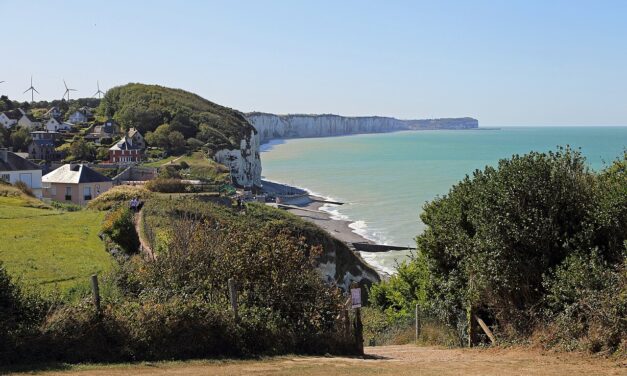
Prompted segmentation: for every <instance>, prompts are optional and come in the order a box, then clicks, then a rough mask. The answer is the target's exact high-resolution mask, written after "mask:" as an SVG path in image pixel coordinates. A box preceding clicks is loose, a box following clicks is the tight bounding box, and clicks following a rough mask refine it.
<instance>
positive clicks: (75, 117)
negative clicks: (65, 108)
mask: <svg viewBox="0 0 627 376" xmlns="http://www.w3.org/2000/svg"><path fill="white" fill-rule="evenodd" d="M92 116H93V115H92V114H91V111H89V109H88V108H87V107H82V108H81V109H80V110H77V111H74V113H72V114H71V115H70V117H69V118H68V121H69V122H70V123H74V124H82V123H86V122H88V121H89V119H90V118H91V117H92Z"/></svg>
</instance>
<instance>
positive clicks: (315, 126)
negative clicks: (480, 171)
mask: <svg viewBox="0 0 627 376" xmlns="http://www.w3.org/2000/svg"><path fill="white" fill-rule="evenodd" d="M245 116H246V119H248V121H249V122H250V123H251V124H252V125H253V126H254V127H255V129H256V130H257V135H258V137H259V142H260V143H264V142H267V141H269V140H271V139H275V138H306V137H328V136H342V135H349V134H359V133H384V132H393V131H400V130H420V129H472V128H477V127H478V126H479V122H478V121H477V120H476V119H473V118H452V119H428V120H399V119H395V118H391V117H381V116H360V117H347V116H338V115H274V114H267V113H262V112H251V113H248V114H246V115H245Z"/></svg>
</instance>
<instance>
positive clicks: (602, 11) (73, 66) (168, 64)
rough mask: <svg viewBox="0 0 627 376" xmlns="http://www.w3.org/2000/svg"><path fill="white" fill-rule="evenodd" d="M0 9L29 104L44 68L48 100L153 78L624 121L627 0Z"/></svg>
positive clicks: (333, 106) (287, 98)
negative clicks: (29, 89) (30, 92)
mask: <svg viewBox="0 0 627 376" xmlns="http://www.w3.org/2000/svg"><path fill="white" fill-rule="evenodd" d="M0 14H1V15H2V17H1V18H0V19H2V24H1V28H2V29H3V31H4V32H3V35H4V38H3V42H2V47H3V54H2V55H3V58H2V59H0V81H1V80H6V81H7V82H6V83H3V84H0V93H2V94H8V95H9V96H10V97H11V98H13V99H18V100H27V99H29V98H30V97H29V95H28V94H22V92H23V91H24V90H25V89H26V88H27V87H28V86H29V82H28V81H29V79H30V75H31V74H33V76H34V80H35V87H36V88H37V89H38V90H39V92H40V93H41V96H36V98H41V99H53V98H59V97H60V96H61V95H62V94H63V91H64V88H63V82H62V79H64V78H65V80H66V81H67V82H68V84H69V85H70V86H71V87H74V88H76V89H78V90H79V91H78V93H77V94H78V95H79V96H91V95H92V94H93V93H94V92H95V91H96V80H100V83H101V87H103V88H107V87H111V86H115V85H120V84H124V83H127V82H144V83H155V84H161V85H166V86H172V87H178V88H182V89H186V90H189V91H193V92H196V93H198V94H200V95H201V96H203V97H205V98H207V99H209V100H212V101H214V102H217V103H220V104H223V105H226V106H229V107H233V108H236V109H239V110H242V111H252V110H259V111H266V112H274V113H337V114H342V115H387V116H396V117H399V118H432V117H457V116H473V117H476V118H478V119H479V120H480V124H481V125H485V126H490V125H493V126H496V125H542V124H556V125H562V124H573V125H587V124H589V125H617V124H622V125H627V21H626V20H627V1H592V0H590V1H557V0H555V1H529V0H527V1H424V2H423V1H338V0H336V1H319V0H316V1H299V0H293V1H269V0H268V1H261V0H259V1H238V0H232V1H226V0H225V1H219V2H218V1H203V2H201V1H179V2H174V1H99V2H85V1H51V0H50V1H24V0H21V1H9V0H0ZM5 15H7V16H5ZM27 21H28V22H30V24H27V23H26V22H27Z"/></svg>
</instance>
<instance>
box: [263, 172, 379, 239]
mask: <svg viewBox="0 0 627 376" xmlns="http://www.w3.org/2000/svg"><path fill="white" fill-rule="evenodd" d="M263 190H264V192H266V193H268V194H307V195H308V197H309V200H307V202H304V203H300V204H298V205H289V206H290V208H288V209H285V210H286V211H288V212H290V213H292V214H295V215H297V216H299V217H301V218H302V219H304V220H306V221H309V222H311V223H314V224H316V225H318V226H319V227H321V228H322V229H324V230H326V231H327V232H328V233H329V234H331V235H333V236H334V237H335V238H337V239H339V240H341V241H343V242H345V243H349V245H350V243H370V244H374V243H373V242H372V241H370V240H368V239H366V238H364V237H362V236H360V235H359V234H356V233H355V232H353V229H352V228H351V227H350V224H351V223H352V222H350V221H344V220H341V219H334V218H332V216H331V214H330V213H327V212H325V211H322V210H321V208H322V207H323V206H325V205H331V204H327V203H325V202H324V201H327V200H326V199H325V198H324V197H319V196H315V195H310V194H308V193H307V192H306V191H305V190H303V189H300V188H296V187H291V186H289V185H286V184H280V183H276V182H270V181H266V180H264V181H263Z"/></svg>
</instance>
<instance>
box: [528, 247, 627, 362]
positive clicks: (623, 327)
mask: <svg viewBox="0 0 627 376" xmlns="http://www.w3.org/2000/svg"><path fill="white" fill-rule="evenodd" d="M545 287H546V289H547V291H548V293H547V295H546V297H545V305H546V310H545V315H544V316H545V317H546V319H545V326H544V327H543V328H542V330H541V333H542V334H540V336H541V338H543V341H542V342H544V343H546V344H547V345H549V346H552V345H556V346H559V347H561V348H564V349H567V350H574V349H582V350H588V351H592V352H598V351H601V350H605V351H610V352H612V351H615V350H616V349H618V348H619V346H620V345H621V342H623V343H627V320H625V318H626V317H627V295H626V294H625V292H626V291H627V269H625V264H624V263H623V264H622V265H620V266H616V267H610V266H609V265H608V264H607V263H606V262H605V261H603V260H602V259H601V258H600V257H599V255H598V254H597V253H596V252H592V253H589V254H585V253H584V254H574V255H572V256H569V257H568V258H567V259H566V260H565V261H564V263H563V264H562V265H560V266H559V267H558V268H557V269H556V271H555V272H554V273H553V274H552V275H551V276H550V277H549V278H548V279H547V281H546V282H545Z"/></svg>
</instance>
